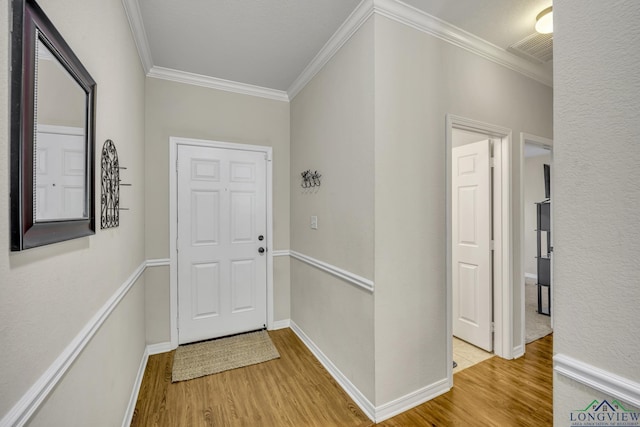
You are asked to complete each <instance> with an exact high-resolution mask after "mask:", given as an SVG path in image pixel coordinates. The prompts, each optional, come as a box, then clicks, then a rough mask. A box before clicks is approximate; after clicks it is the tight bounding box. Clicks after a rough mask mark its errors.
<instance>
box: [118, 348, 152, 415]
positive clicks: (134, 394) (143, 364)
mask: <svg viewBox="0 0 640 427" xmlns="http://www.w3.org/2000/svg"><path fill="white" fill-rule="evenodd" d="M148 360H149V346H147V348H145V350H144V353H142V359H141V360H140V367H139V368H138V375H136V381H135V383H133V389H132V390H131V397H130V398H129V405H128V406H127V412H125V414H124V419H123V420H122V427H128V426H130V425H131V420H132V419H133V412H134V411H135V410H136V402H137V401H138V393H139V392H140V386H141V385H142V378H143V377H144V371H145V369H146V368H147V361H148Z"/></svg>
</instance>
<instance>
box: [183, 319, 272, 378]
mask: <svg viewBox="0 0 640 427" xmlns="http://www.w3.org/2000/svg"><path fill="white" fill-rule="evenodd" d="M279 357H280V354H279V353H278V350H276V347H275V346H274V345H273V342H271V338H269V334H268V333H267V331H257V332H249V333H246V334H241V335H234V336H232V337H227V338H220V339H215V340H211V341H203V342H199V343H195V344H188V345H181V346H179V347H178V348H177V349H176V353H175V355H174V357H173V370H172V373H171V381H172V382H174V383H175V382H178V381H185V380H190V379H193V378H199V377H203V376H205V375H210V374H217V373H219V372H223V371H227V370H229V369H236V368H241V367H243V366H249V365H255V364H256V363H262V362H266V361H268V360H272V359H277V358H279Z"/></svg>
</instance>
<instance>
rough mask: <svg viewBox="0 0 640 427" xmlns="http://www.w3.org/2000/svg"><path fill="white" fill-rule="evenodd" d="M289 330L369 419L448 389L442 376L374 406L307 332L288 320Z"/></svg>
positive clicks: (378, 418)
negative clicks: (437, 379) (438, 379)
mask: <svg viewBox="0 0 640 427" xmlns="http://www.w3.org/2000/svg"><path fill="white" fill-rule="evenodd" d="M290 322H291V324H290V328H291V330H292V331H293V332H294V333H295V334H296V335H297V336H298V338H300V340H301V341H302V342H303V343H304V345H305V346H307V348H308V349H309V351H311V353H313V355H314V356H315V358H316V359H318V361H319V362H320V363H321V364H322V366H324V368H325V369H326V370H327V371H328V372H329V374H331V376H332V377H333V379H334V380H335V381H336V382H337V383H338V385H339V386H340V387H341V388H342V389H343V390H344V391H345V393H347V394H348V395H349V397H351V399H353V401H354V402H355V403H356V405H358V407H359V408H360V409H361V410H362V412H364V414H365V415H366V416H367V417H369V419H370V420H371V421H374V422H376V423H379V422H381V421H384V420H386V419H389V418H391V417H393V416H395V415H398V414H400V413H402V412H404V411H407V410H409V409H411V408H414V407H416V406H418V405H420V404H422V403H424V402H426V401H428V400H431V399H433V398H435V397H437V396H440V395H441V394H444V393H446V392H448V391H449V390H450V388H451V387H450V386H449V382H448V379H447V378H443V379H441V380H440V381H436V382H435V383H433V384H430V385H428V386H426V387H423V388H421V389H418V390H415V391H413V392H411V393H409V394H407V395H405V396H402V397H399V398H398V399H395V400H392V401H391V402H387V403H385V404H383V405H380V406H377V407H376V406H374V405H373V404H372V403H371V402H370V401H369V399H367V397H366V396H365V395H364V394H362V392H361V391H360V390H359V389H358V387H356V386H355V385H354V384H353V383H352V382H351V381H350V380H349V378H347V377H346V375H344V374H343V373H342V371H340V369H338V367H337V366H336V365H334V364H333V362H332V361H331V359H329V358H328V357H327V356H326V355H325V354H324V353H323V352H322V350H320V347H318V346H317V345H316V344H315V343H314V342H313V340H312V339H311V338H309V336H307V334H305V333H304V331H303V330H302V329H301V328H300V327H299V326H298V325H297V324H296V323H295V322H294V321H293V320H291V321H290Z"/></svg>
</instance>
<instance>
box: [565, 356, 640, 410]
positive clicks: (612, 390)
mask: <svg viewBox="0 0 640 427" xmlns="http://www.w3.org/2000/svg"><path fill="white" fill-rule="evenodd" d="M553 370H554V371H555V372H557V373H558V374H559V375H562V376H564V377H567V378H570V379H572V380H574V381H577V382H579V383H581V384H584V385H586V386H587V387H590V388H592V389H594V390H598V391H600V392H602V393H604V394H606V395H609V396H611V397H614V398H616V399H619V400H622V401H624V402H627V403H630V404H631V405H633V406H635V407H636V408H640V383H637V382H635V381H631V380H629V379H627V378H624V377H621V376H620V375H616V374H614V373H612V372H608V371H605V370H604V369H600V368H598V367H595V366H592V365H589V364H588V363H584V362H582V361H580V360H578V359H574V358H573V357H570V356H567V355H565V354H561V353H560V354H556V355H555V356H553Z"/></svg>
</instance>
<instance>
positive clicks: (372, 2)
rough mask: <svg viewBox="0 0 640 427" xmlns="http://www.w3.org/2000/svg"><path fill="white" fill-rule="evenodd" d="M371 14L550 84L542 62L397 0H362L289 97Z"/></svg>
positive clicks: (307, 81)
mask: <svg viewBox="0 0 640 427" xmlns="http://www.w3.org/2000/svg"><path fill="white" fill-rule="evenodd" d="M373 14H378V15H380V16H384V17H386V18H389V19H391V20H393V21H396V22H399V23H401V24H404V25H407V26H409V27H411V28H414V29H416V30H418V31H421V32H423V33H427V34H430V35H432V36H434V37H437V38H439V39H441V40H443V41H446V42H448V43H451V44H452V45H454V46H457V47H460V48H462V49H465V50H467V51H469V52H471V53H474V54H476V55H478V56H480V57H482V58H485V59H488V60H489V61H492V62H495V63H496V64H499V65H502V66H504V67H506V68H509V69H511V70H513V71H516V72H518V73H520V74H523V75H525V76H527V77H529V78H532V79H534V80H536V81H538V82H540V83H542V84H545V85H547V86H553V76H552V74H551V72H549V71H548V70H547V69H545V68H544V67H543V66H541V65H539V64H534V63H531V62H529V61H527V60H526V59H523V58H520V57H518V56H516V55H514V54H512V53H509V52H507V51H506V50H505V49H502V48H501V47H498V46H496V45H494V44H492V43H490V42H488V41H486V40H484V39H481V38H480V37H477V36H475V35H473V34H471V33H469V32H467V31H465V30H463V29H461V28H458V27H456V26H454V25H451V24H449V23H448V22H445V21H443V20H441V19H439V18H436V17H435V16H433V15H429V14H428V13H426V12H423V11H421V10H419V9H416V8H415V7H413V6H410V5H408V4H406V3H404V2H402V1H400V0H362V2H361V3H360V4H359V5H358V7H356V9H355V10H354V11H353V12H352V13H351V15H349V17H348V18H347V19H346V21H345V22H344V23H343V24H342V25H341V26H340V28H338V30H337V31H336V32H335V33H334V34H333V36H331V38H330V39H329V41H328V42H327V43H326V44H325V45H324V46H323V47H322V49H321V50H320V52H318V54H317V55H316V56H315V57H314V58H313V60H311V62H310V63H309V65H307V66H306V67H305V69H304V70H303V71H302V73H301V74H300V76H298V78H297V79H296V80H295V81H294V82H293V84H292V85H291V86H290V87H289V89H288V90H287V93H288V94H289V99H293V98H295V96H296V95H297V94H298V93H299V92H300V91H301V90H302V89H303V88H304V87H305V86H306V85H307V84H308V83H309V82H310V81H311V79H313V77H314V76H315V75H316V74H317V73H318V72H319V71H320V70H321V69H322V67H324V66H325V65H326V63H327V62H329V60H330V59H331V58H332V57H333V55H335V54H336V52H338V50H340V48H341V47H342V46H343V45H344V44H345V43H346V42H347V41H349V39H350V38H351V37H352V36H353V35H354V34H355V33H356V31H358V29H359V28H360V27H361V26H362V24H364V23H365V22H366V21H367V19H369V17H370V16H371V15H373Z"/></svg>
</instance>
